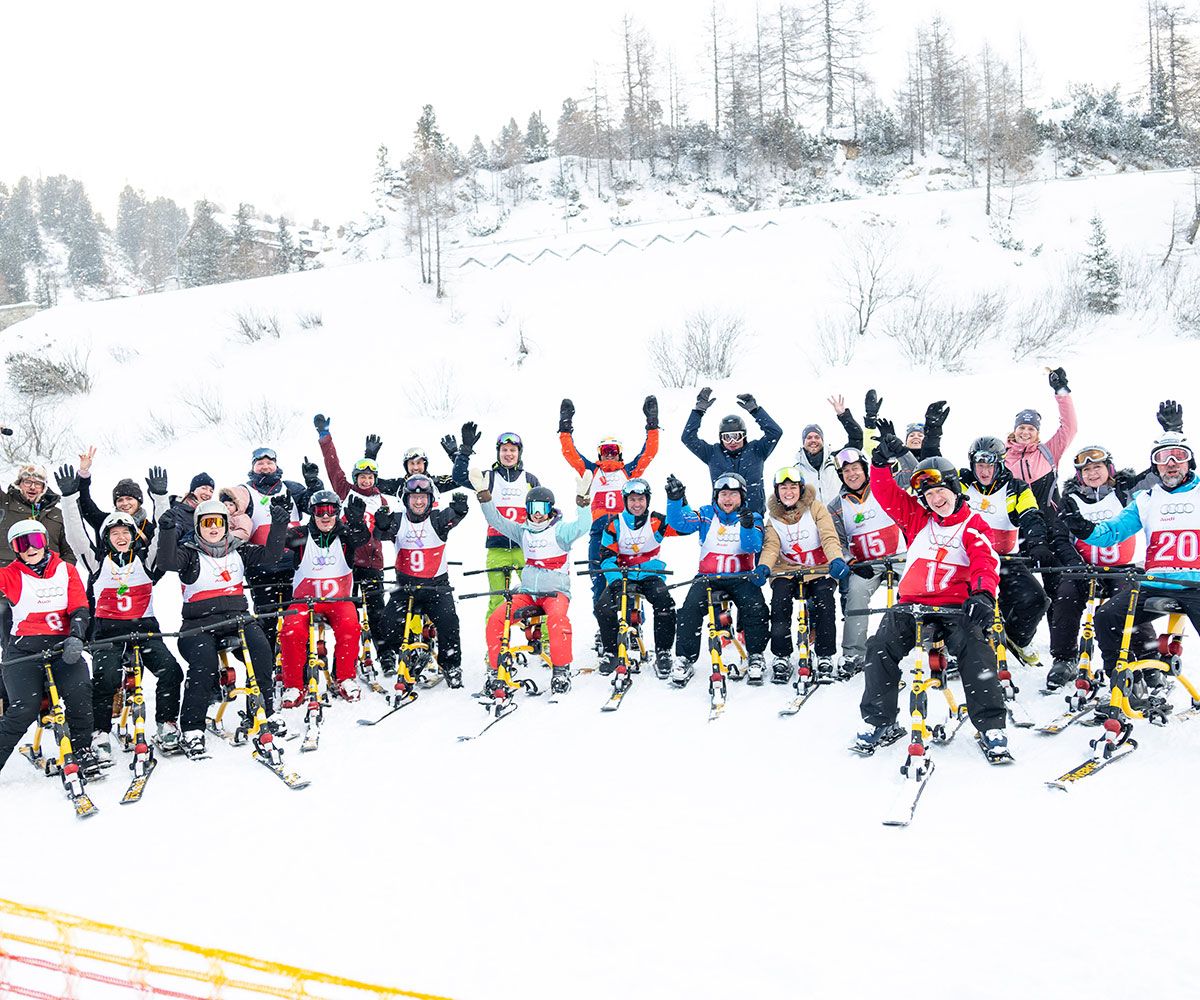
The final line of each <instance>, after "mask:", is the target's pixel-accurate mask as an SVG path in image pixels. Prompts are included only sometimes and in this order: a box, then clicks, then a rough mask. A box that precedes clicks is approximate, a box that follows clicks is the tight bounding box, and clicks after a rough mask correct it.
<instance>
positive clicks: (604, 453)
mask: <svg viewBox="0 0 1200 1000" xmlns="http://www.w3.org/2000/svg"><path fill="white" fill-rule="evenodd" d="M620 456H621V446H620V445H619V444H602V445H601V446H600V457H601V458H619V457H620Z"/></svg>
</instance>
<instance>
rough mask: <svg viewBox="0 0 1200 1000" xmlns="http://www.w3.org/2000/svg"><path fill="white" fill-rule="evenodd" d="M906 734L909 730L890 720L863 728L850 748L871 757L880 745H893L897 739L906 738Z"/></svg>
mask: <svg viewBox="0 0 1200 1000" xmlns="http://www.w3.org/2000/svg"><path fill="white" fill-rule="evenodd" d="M906 735H908V734H907V731H906V730H904V729H903V728H901V727H900V726H899V725H898V724H897V723H895V722H888V723H886V724H884V725H882V726H875V727H874V728H872V729H865V730H863V731H862V732H861V733H859V734H858V735H857V736H856V737H855V738H854V743H853V745H852V746H851V747H850V749H851V750H853V751H854V752H855V753H858V754H862V755H863V756H864V757H870V756H871V754H873V753H874V752H875V751H876V750H878V749H879V748H880V747H886V746H891V745H892V744H893V743H895V742H896V741H897V740H902V739H904V737H905V736H906Z"/></svg>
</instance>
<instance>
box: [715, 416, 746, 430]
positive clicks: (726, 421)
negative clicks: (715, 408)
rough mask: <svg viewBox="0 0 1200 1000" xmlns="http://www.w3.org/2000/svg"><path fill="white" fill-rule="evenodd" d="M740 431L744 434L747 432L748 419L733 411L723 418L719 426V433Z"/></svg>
mask: <svg viewBox="0 0 1200 1000" xmlns="http://www.w3.org/2000/svg"><path fill="white" fill-rule="evenodd" d="M739 431H741V433H742V434H745V433H746V421H744V420H743V419H742V418H741V417H739V416H738V415H737V414H736V413H731V414H729V416H727V417H722V418H721V426H720V427H718V428H717V433H718V434H736V433H738V432H739Z"/></svg>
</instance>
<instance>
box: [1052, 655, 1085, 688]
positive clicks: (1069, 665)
mask: <svg viewBox="0 0 1200 1000" xmlns="http://www.w3.org/2000/svg"><path fill="white" fill-rule="evenodd" d="M1078 675H1079V665H1078V664H1077V663H1076V661H1075V660H1073V659H1071V660H1063V659H1055V661H1054V665H1053V666H1051V668H1050V672H1049V673H1048V674H1046V690H1047V691H1057V690H1058V689H1059V688H1060V687H1064V686H1065V685H1067V684H1072V683H1074V681H1075V678H1076V677H1077V676H1078Z"/></svg>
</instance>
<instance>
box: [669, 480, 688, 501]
mask: <svg viewBox="0 0 1200 1000" xmlns="http://www.w3.org/2000/svg"><path fill="white" fill-rule="evenodd" d="M685 492H686V490H685V489H684V486H683V483H681V482H680V481H679V480H678V479H676V478H675V477H674V476H667V499H668V500H682V499H683V495H684V493H685Z"/></svg>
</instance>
